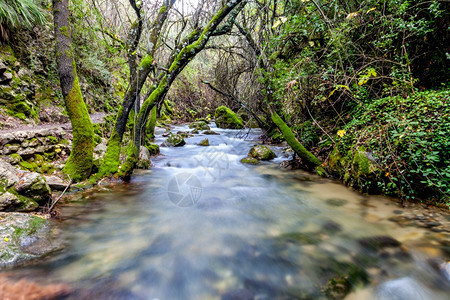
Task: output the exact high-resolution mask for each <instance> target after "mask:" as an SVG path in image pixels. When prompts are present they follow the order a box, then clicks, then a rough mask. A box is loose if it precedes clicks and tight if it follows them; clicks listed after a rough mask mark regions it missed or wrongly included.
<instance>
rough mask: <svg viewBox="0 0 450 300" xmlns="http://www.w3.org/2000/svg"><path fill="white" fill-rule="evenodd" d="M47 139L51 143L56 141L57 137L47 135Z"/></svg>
mask: <svg viewBox="0 0 450 300" xmlns="http://www.w3.org/2000/svg"><path fill="white" fill-rule="evenodd" d="M47 140H48V141H49V142H50V143H51V144H53V145H55V144H57V143H58V139H57V138H55V137H54V136H51V135H49V136H47Z"/></svg>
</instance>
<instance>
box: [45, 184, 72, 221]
mask: <svg viewBox="0 0 450 300" xmlns="http://www.w3.org/2000/svg"><path fill="white" fill-rule="evenodd" d="M69 179H70V181H69V184H68V185H67V186H66V188H65V189H64V191H63V192H62V194H61V195H59V197H58V199H56V201H55V202H53V203H52V205H51V206H50V208H49V209H48V213H51V212H52V210H53V207H55V205H56V203H58V201H59V200H60V199H61V198H62V196H63V195H64V194H65V193H66V191H67V189H68V188H69V187H70V185H71V184H72V178H70V176H69Z"/></svg>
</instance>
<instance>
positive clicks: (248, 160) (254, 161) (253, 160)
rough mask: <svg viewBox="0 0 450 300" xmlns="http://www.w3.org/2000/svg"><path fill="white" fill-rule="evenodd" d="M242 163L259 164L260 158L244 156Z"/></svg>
mask: <svg viewBox="0 0 450 300" xmlns="http://www.w3.org/2000/svg"><path fill="white" fill-rule="evenodd" d="M241 163H243V164H250V165H258V164H259V160H257V159H256V158H253V157H244V158H243V159H241Z"/></svg>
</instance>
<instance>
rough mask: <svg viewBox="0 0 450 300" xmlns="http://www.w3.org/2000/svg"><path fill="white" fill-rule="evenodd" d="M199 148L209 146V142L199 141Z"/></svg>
mask: <svg viewBox="0 0 450 300" xmlns="http://www.w3.org/2000/svg"><path fill="white" fill-rule="evenodd" d="M199 145H200V146H209V140H208V139H204V140H203V141H201V142H200V143H199Z"/></svg>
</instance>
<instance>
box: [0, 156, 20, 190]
mask: <svg viewBox="0 0 450 300" xmlns="http://www.w3.org/2000/svg"><path fill="white" fill-rule="evenodd" d="M18 175H19V171H17V170H16V169H15V168H14V167H13V166H11V165H10V164H9V163H7V162H6V161H4V160H3V159H1V158H0V185H3V186H5V187H7V188H8V187H10V186H13V185H14V184H16V183H17V182H19V176H18Z"/></svg>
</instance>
